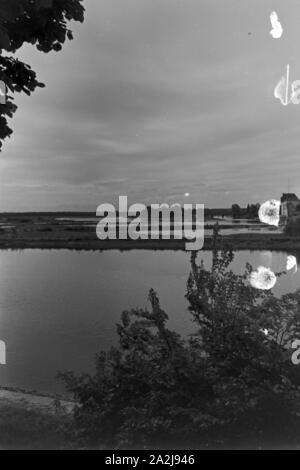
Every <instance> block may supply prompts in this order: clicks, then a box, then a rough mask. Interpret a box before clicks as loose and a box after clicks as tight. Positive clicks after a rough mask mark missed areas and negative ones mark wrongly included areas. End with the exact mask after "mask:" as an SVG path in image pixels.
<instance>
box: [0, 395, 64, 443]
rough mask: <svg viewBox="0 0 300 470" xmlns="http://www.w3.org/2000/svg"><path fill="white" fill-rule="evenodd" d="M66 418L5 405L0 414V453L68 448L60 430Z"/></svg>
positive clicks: (13, 405) (60, 415)
mask: <svg viewBox="0 0 300 470" xmlns="http://www.w3.org/2000/svg"><path fill="white" fill-rule="evenodd" d="M68 419H69V418H68V417H67V416H65V415H62V414H59V413H57V414H54V415H51V414H46V413H42V412H40V411H39V410H34V409H32V410H31V409H27V408H25V407H23V406H21V405H15V404H7V405H6V406H5V407H1V413H0V450H12V449H24V450H27V449H32V450H44V449H45V450H47V449H63V448H67V442H66V439H65V437H64V433H63V429H64V426H65V425H66V424H67V422H68Z"/></svg>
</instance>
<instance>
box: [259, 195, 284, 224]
mask: <svg viewBox="0 0 300 470" xmlns="http://www.w3.org/2000/svg"><path fill="white" fill-rule="evenodd" d="M258 217H259V220H260V221H261V222H262V223H264V224H268V225H275V226H276V227H278V225H279V221H280V201H277V200H276V199H271V200H270V201H266V202H264V203H263V204H262V205H261V206H260V208H259V211H258Z"/></svg>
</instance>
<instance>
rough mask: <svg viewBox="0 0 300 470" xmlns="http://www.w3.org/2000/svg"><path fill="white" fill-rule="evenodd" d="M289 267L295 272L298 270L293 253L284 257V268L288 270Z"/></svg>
mask: <svg viewBox="0 0 300 470" xmlns="http://www.w3.org/2000/svg"><path fill="white" fill-rule="evenodd" d="M291 269H295V273H296V272H297V271H298V265H297V259H296V257H295V256H293V255H288V257H287V259H286V270H287V271H290V270H291Z"/></svg>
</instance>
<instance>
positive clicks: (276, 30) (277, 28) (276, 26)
mask: <svg viewBox="0 0 300 470" xmlns="http://www.w3.org/2000/svg"><path fill="white" fill-rule="evenodd" d="M270 21H271V25H272V29H271V31H270V34H271V36H272V38H273V39H280V38H281V36H282V33H283V28H282V26H281V23H280V21H279V20H278V15H277V13H276V11H272V13H271V15H270Z"/></svg>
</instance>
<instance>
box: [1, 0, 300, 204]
mask: <svg viewBox="0 0 300 470" xmlns="http://www.w3.org/2000/svg"><path fill="white" fill-rule="evenodd" d="M84 5H85V7H86V19H85V22H84V23H83V24H77V23H73V24H72V29H73V31H74V36H75V38H74V41H71V42H69V43H68V44H66V45H65V47H64V50H63V51H62V52H59V53H55V52H53V53H50V54H44V53H41V52H39V51H37V50H36V49H34V48H33V47H32V46H25V47H23V48H22V49H20V50H19V51H18V57H19V58H20V59H22V60H24V61H25V62H27V63H29V64H30V65H31V67H32V68H33V69H34V70H35V71H36V72H37V73H38V78H39V79H40V80H41V81H43V82H44V83H45V84H46V88H44V89H38V90H37V91H36V92H35V93H34V94H33V95H32V96H31V97H27V96H23V95H16V97H15V100H16V103H17V105H18V107H19V108H18V111H17V113H16V114H15V116H14V117H13V119H12V120H11V121H10V125H11V127H12V128H13V131H14V133H13V136H12V138H11V139H8V140H6V141H5V143H4V146H3V151H2V153H0V210H1V211H42V210H53V211H59V210H78V211H79V210H88V211H91V212H93V211H96V208H97V206H98V205H99V204H102V203H104V202H107V203H113V204H116V205H117V201H118V197H119V195H127V196H128V199H129V202H130V203H135V202H140V203H146V204H151V203H157V202H160V203H162V202H169V203H170V202H179V203H183V202H189V203H199V204H205V205H206V206H207V207H229V206H231V204H233V203H239V204H240V205H242V206H244V205H245V204H247V203H248V202H249V203H256V202H260V203H262V202H264V201H265V200H267V199H270V198H276V199H278V198H280V196H281V193H282V192H287V191H288V190H289V191H293V192H296V193H297V194H298V196H299V197H300V105H294V104H290V105H289V106H286V107H285V106H282V105H281V103H280V101H279V100H277V99H275V98H274V95H273V92H274V88H275V86H276V84H277V83H278V81H279V80H280V78H281V77H282V75H284V74H285V70H286V66H287V64H289V65H290V78H291V81H293V80H297V79H299V80H300V46H298V45H300V2H299V0H286V1H285V2H282V0H273V1H271V0H270V1H269V0H244V1H242V2H241V1H240V0H223V1H220V0H85V1H84ZM274 10H275V11H276V12H277V14H278V17H279V20H280V22H281V24H282V27H283V35H282V37H281V39H272V37H271V35H270V34H269V32H270V29H271V23H270V14H271V12H272V11H274ZM185 193H189V194H190V195H189V197H186V196H185Z"/></svg>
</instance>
